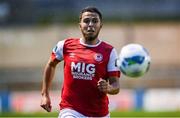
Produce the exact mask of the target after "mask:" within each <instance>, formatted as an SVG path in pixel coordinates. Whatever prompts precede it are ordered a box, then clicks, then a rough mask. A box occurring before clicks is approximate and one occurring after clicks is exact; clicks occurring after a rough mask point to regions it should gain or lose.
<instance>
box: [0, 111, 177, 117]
mask: <svg viewBox="0 0 180 118" xmlns="http://www.w3.org/2000/svg"><path fill="white" fill-rule="evenodd" d="M57 116H58V113H55V112H52V113H46V112H43V113H0V118H6V117H9V118H10V117H21V118H25V117H26V118H27V117H49V118H50V117H57ZM111 117H126V118H128V117H129V118H140V117H141V118H172V117H176V118H180V111H177V112H143V111H137V112H135V111H132V112H130V111H129V112H119V111H113V112H111Z"/></svg>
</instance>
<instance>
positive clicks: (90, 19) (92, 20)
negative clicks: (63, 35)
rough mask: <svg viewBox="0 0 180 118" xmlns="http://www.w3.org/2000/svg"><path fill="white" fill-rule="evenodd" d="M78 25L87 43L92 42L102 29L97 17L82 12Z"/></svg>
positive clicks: (94, 14) (92, 13) (95, 14)
mask: <svg viewBox="0 0 180 118" xmlns="http://www.w3.org/2000/svg"><path fill="white" fill-rule="evenodd" d="M79 25H80V29H81V32H82V34H83V36H84V38H85V39H86V40H89V41H93V40H95V39H96V38H97V37H98V34H99V31H100V29H101V27H102V23H101V20H100V18H99V15H98V14H97V13H94V12H84V13H83V14H82V19H81V21H80V23H79Z"/></svg>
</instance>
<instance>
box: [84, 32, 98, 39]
mask: <svg viewBox="0 0 180 118" xmlns="http://www.w3.org/2000/svg"><path fill="white" fill-rule="evenodd" d="M84 37H85V39H86V40H88V41H94V40H95V39H96V38H97V37H98V33H97V34H95V35H90V36H89V35H86V34H84Z"/></svg>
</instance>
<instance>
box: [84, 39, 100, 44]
mask: <svg viewBox="0 0 180 118" xmlns="http://www.w3.org/2000/svg"><path fill="white" fill-rule="evenodd" d="M82 41H83V43H84V44H88V45H96V44H98V43H99V39H98V38H96V39H94V40H88V39H85V38H82Z"/></svg>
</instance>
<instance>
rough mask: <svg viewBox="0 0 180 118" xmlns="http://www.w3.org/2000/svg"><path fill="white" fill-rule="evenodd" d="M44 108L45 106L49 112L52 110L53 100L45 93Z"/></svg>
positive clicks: (42, 103)
mask: <svg viewBox="0 0 180 118" xmlns="http://www.w3.org/2000/svg"><path fill="white" fill-rule="evenodd" d="M40 106H41V107H42V108H44V109H45V110H46V111H47V112H51V108H52V106H51V100H50V98H49V96H46V95H43V96H42V99H41V105H40Z"/></svg>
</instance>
